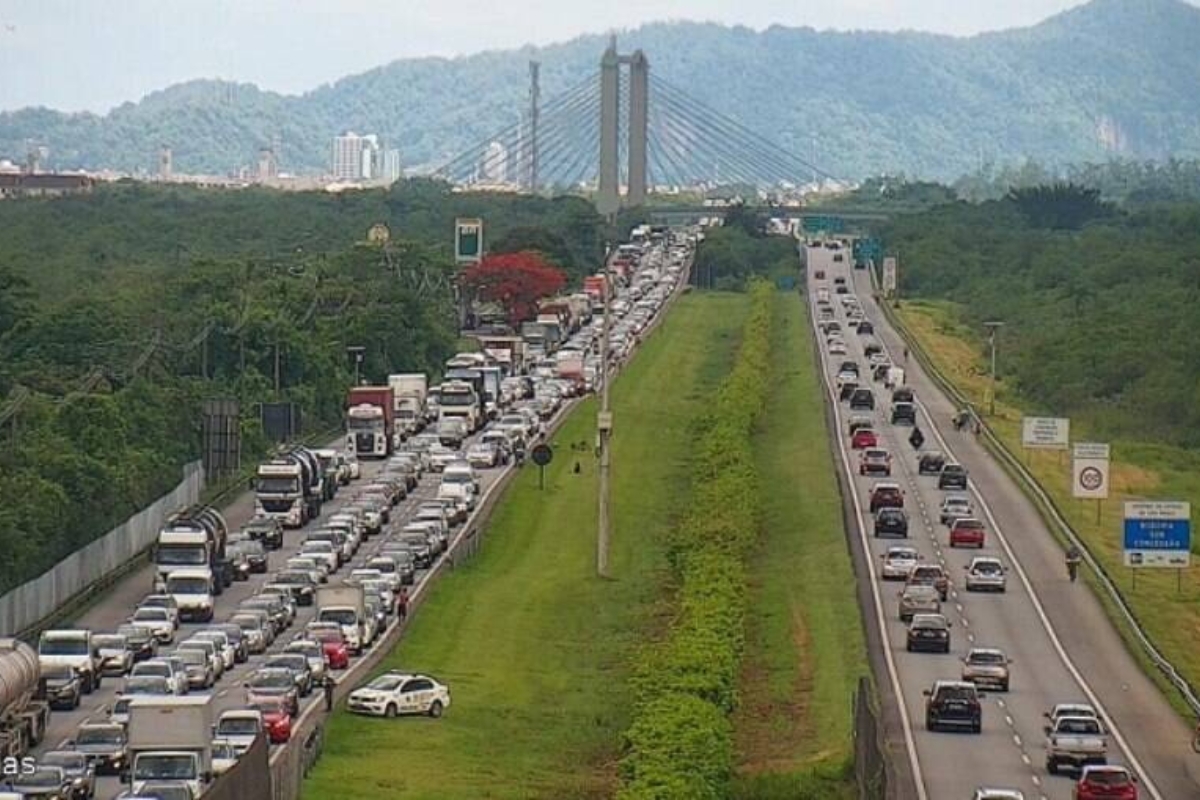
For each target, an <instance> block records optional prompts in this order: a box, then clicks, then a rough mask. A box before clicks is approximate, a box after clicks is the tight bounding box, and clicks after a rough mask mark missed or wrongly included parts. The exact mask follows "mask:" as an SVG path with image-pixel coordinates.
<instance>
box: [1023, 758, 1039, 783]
mask: <svg viewBox="0 0 1200 800" xmlns="http://www.w3.org/2000/svg"><path fill="white" fill-rule="evenodd" d="M1021 760H1022V761H1024V762H1025V766H1027V767H1032V766H1033V759H1031V758H1030V757H1029V754H1028V753H1021ZM1032 777H1033V780H1034V782H1036V781H1037V775H1034V776H1032Z"/></svg>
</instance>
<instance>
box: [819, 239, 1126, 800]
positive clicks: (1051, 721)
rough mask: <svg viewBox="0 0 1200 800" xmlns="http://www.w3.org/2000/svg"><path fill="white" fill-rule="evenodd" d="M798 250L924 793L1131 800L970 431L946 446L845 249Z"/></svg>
mask: <svg viewBox="0 0 1200 800" xmlns="http://www.w3.org/2000/svg"><path fill="white" fill-rule="evenodd" d="M804 254H805V263H806V271H807V280H808V283H807V291H808V297H809V300H810V302H811V304H812V305H811V308H812V319H813V323H814V325H815V328H816V331H817V334H818V336H819V342H820V347H821V350H822V360H823V363H824V366H825V370H826V386H827V389H828V393H829V395H830V402H831V404H832V406H833V409H832V410H833V419H834V420H835V421H836V425H837V427H838V434H837V436H838V440H839V448H838V457H839V459H840V462H841V464H842V468H843V470H844V471H845V472H846V473H847V475H846V480H847V483H848V485H851V486H853V488H854V497H853V498H851V500H852V503H853V505H854V507H855V513H856V516H857V518H858V524H859V528H860V530H859V532H858V533H859V536H860V537H861V541H862V544H863V550H864V551H865V553H866V558H867V560H868V561H869V562H870V563H869V564H868V565H867V566H868V573H869V576H870V578H871V581H872V592H873V602H874V611H875V614H876V616H877V617H878V621H879V624H880V627H881V628H882V630H883V636H884V645H885V647H886V648H887V650H888V652H887V653H886V654H885V658H886V661H887V663H888V664H889V665H890V666H889V670H890V671H891V674H892V676H893V681H894V683H895V686H896V693H897V694H898V695H899V696H900V700H901V705H902V709H901V713H902V715H903V719H904V727H905V729H906V736H907V737H908V740H909V744H908V750H909V758H910V761H911V763H912V764H913V772H914V774H915V777H916V780H917V781H918V783H920V784H922V796H928V797H933V798H941V797H945V798H965V797H972V798H974V799H975V800H1023V799H1024V798H1027V797H1028V798H1042V799H1043V800H1044V798H1051V797H1061V798H1066V797H1071V798H1075V799H1076V800H1090V799H1091V798H1121V799H1122V800H1136V798H1138V796H1139V786H1140V785H1141V780H1140V777H1139V775H1138V770H1137V769H1136V768H1131V767H1130V766H1129V765H1128V760H1127V759H1126V758H1122V756H1123V755H1126V756H1127V755H1128V754H1127V753H1125V752H1122V751H1120V750H1118V749H1117V748H1115V747H1113V748H1110V740H1111V738H1112V734H1113V733H1114V732H1113V730H1112V729H1111V726H1110V723H1109V721H1107V720H1106V719H1105V717H1104V714H1103V709H1100V708H1097V707H1096V704H1095V703H1090V702H1087V699H1086V696H1085V693H1084V691H1083V686H1082V683H1081V682H1080V681H1079V680H1076V677H1077V676H1076V675H1075V673H1074V668H1073V667H1070V668H1068V667H1069V664H1066V663H1065V658H1064V659H1061V660H1060V658H1059V655H1058V653H1057V652H1056V650H1055V645H1056V644H1057V640H1055V639H1054V634H1053V633H1052V632H1051V631H1050V630H1049V626H1045V627H1043V625H1042V623H1041V622H1039V618H1038V613H1037V612H1038V610H1039V609H1038V607H1037V605H1036V603H1035V602H1034V601H1033V597H1032V590H1031V589H1029V587H1028V584H1027V582H1025V581H1024V580H1023V576H1022V580H1021V581H1017V580H1015V579H1014V571H1016V570H1019V566H1015V565H1014V564H1013V563H1012V561H1013V556H1012V553H1011V551H1010V550H1009V548H1008V546H1007V544H1006V543H1005V542H1004V541H1003V539H1002V535H1003V532H1002V531H1000V530H998V523H997V521H996V519H995V515H993V513H992V511H991V509H990V508H989V506H988V505H987V501H986V492H987V489H986V487H983V486H980V485H978V483H977V482H976V480H975V479H974V478H973V477H972V476H971V475H970V474H968V470H967V469H966V468H965V467H964V466H963V465H962V464H960V463H959V462H957V461H956V460H955V458H954V455H953V452H952V450H953V441H954V437H955V436H958V437H966V436H971V435H973V434H972V432H971V430H970V429H969V428H970V426H965V425H963V426H955V427H961V428H962V430H960V431H956V432H954V433H951V434H950V435H949V437H946V436H943V434H942V433H941V431H940V430H939V428H940V427H941V426H940V424H935V423H937V420H935V419H934V417H933V416H931V415H930V413H929V412H928V410H927V409H926V407H925V406H924V404H923V403H922V400H921V398H920V397H918V396H917V394H916V392H915V390H914V388H913V386H912V381H910V380H909V379H910V377H911V375H910V374H908V369H909V366H908V363H907V362H908V353H907V350H904V352H903V354H901V353H899V352H892V351H891V350H889V348H888V347H887V346H886V344H885V342H884V339H883V337H881V336H880V335H879V334H880V333H881V331H880V330H878V328H880V326H883V325H886V324H887V322H886V319H885V318H884V316H883V315H882V314H881V313H880V312H879V309H878V306H877V305H876V303H875V299H874V297H873V296H871V295H872V294H873V289H872V287H871V284H870V281H869V279H868V274H867V273H866V271H865V270H863V269H855V265H854V264H853V259H852V255H851V249H850V248H849V247H848V246H846V244H845V243H844V242H839V241H836V240H824V241H810V242H808V243H807V244H806V245H805V247H804ZM860 266H862V265H860ZM859 291H862V292H863V293H864V295H865V296H866V297H867V299H866V300H864V299H861V298H860V296H859V293H858V292H859ZM926 399H928V398H926ZM950 732H958V733H965V734H968V735H967V736H947V735H945V734H947V733H950ZM981 740H982V741H981ZM1059 776H1063V777H1059Z"/></svg>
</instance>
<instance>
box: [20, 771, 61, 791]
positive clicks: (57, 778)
mask: <svg viewBox="0 0 1200 800" xmlns="http://www.w3.org/2000/svg"><path fill="white" fill-rule="evenodd" d="M62 782H63V774H62V772H60V771H59V770H57V769H54V768H53V767H46V768H44V769H43V768H41V767H35V768H34V770H33V772H28V773H25V774H24V775H21V776H20V777H19V778H18V779H17V781H16V783H17V784H18V785H20V786H60V785H62Z"/></svg>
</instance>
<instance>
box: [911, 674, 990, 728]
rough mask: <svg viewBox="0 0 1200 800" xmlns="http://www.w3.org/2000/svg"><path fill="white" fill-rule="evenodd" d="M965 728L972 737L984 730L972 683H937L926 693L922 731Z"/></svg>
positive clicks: (980, 709) (977, 697)
mask: <svg viewBox="0 0 1200 800" xmlns="http://www.w3.org/2000/svg"><path fill="white" fill-rule="evenodd" d="M942 727H953V728H966V729H967V730H969V731H970V732H971V733H980V732H981V731H982V730H983V706H982V704H981V703H980V702H979V690H978V689H976V688H975V684H973V683H965V682H963V681H938V682H936V683H935V684H933V688H932V689H926V690H925V729H926V730H929V731H936V730H938V729H939V728H942Z"/></svg>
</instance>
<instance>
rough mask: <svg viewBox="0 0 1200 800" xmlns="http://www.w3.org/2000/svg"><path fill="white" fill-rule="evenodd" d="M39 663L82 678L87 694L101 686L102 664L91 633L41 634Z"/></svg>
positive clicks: (45, 632) (77, 631)
mask: <svg viewBox="0 0 1200 800" xmlns="http://www.w3.org/2000/svg"><path fill="white" fill-rule="evenodd" d="M38 663H39V665H40V666H41V667H42V668H46V667H70V668H71V669H73V670H75V672H76V673H78V675H79V679H80V681H81V682H82V684H83V691H84V693H85V694H91V693H92V692H93V691H94V690H95V689H96V688H97V687H99V686H100V681H101V676H100V664H99V659H98V658H97V657H96V648H95V647H94V646H93V645H92V632H91V631H88V630H51V631H42V635H41V636H40V637H39V638H38Z"/></svg>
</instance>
